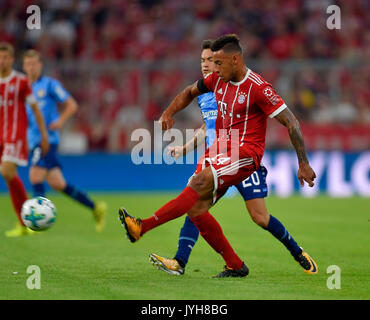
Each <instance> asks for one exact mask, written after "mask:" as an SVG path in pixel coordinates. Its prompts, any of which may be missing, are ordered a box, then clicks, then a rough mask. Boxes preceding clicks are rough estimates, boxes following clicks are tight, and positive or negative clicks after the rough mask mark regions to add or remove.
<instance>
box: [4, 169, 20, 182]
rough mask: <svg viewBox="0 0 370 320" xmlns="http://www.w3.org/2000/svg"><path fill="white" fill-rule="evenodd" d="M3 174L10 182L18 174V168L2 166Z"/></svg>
mask: <svg viewBox="0 0 370 320" xmlns="http://www.w3.org/2000/svg"><path fill="white" fill-rule="evenodd" d="M0 172H1V175H2V177H3V178H4V179H5V181H7V182H9V181H10V180H12V179H13V178H14V177H15V175H16V174H17V171H16V170H13V169H12V168H9V167H7V166H1V170H0Z"/></svg>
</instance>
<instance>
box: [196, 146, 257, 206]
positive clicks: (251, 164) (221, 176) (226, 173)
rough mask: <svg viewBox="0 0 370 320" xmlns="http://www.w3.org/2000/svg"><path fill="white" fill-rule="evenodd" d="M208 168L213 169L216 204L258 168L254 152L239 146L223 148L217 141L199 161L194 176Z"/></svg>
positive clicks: (214, 201) (214, 199)
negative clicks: (230, 188)
mask: <svg viewBox="0 0 370 320" xmlns="http://www.w3.org/2000/svg"><path fill="white" fill-rule="evenodd" d="M208 166H210V167H211V169H212V173H213V179H214V189H213V203H216V201H217V200H218V199H220V198H221V197H222V196H223V195H224V194H225V193H226V191H227V189H228V188H229V187H231V186H233V185H236V184H238V183H240V182H242V181H243V180H245V179H246V178H248V177H249V176H250V175H251V174H252V173H253V172H254V171H256V170H257V168H258V165H257V163H256V157H255V154H254V152H253V151H251V150H249V149H247V148H246V147H244V148H241V147H240V146H239V144H236V145H234V146H233V145H231V144H230V143H227V145H225V147H222V146H221V145H220V143H219V142H217V141H216V142H215V143H214V144H213V145H212V146H211V147H210V148H209V149H207V150H206V152H205V153H204V155H203V156H202V158H201V159H200V160H199V162H198V164H197V168H196V170H195V172H194V175H196V174H198V173H199V172H201V171H202V170H203V169H204V168H206V167H208ZM194 175H193V176H194Z"/></svg>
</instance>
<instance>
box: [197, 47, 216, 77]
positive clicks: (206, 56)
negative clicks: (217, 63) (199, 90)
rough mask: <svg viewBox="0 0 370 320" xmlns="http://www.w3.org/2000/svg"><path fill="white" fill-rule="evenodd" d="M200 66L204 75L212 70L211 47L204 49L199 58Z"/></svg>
mask: <svg viewBox="0 0 370 320" xmlns="http://www.w3.org/2000/svg"><path fill="white" fill-rule="evenodd" d="M200 66H201V67H202V74H203V77H205V76H206V75H207V74H208V73H211V72H213V69H214V64H213V52H212V50H211V49H204V50H203V51H202V55H201V58H200Z"/></svg>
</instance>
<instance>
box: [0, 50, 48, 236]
mask: <svg viewBox="0 0 370 320" xmlns="http://www.w3.org/2000/svg"><path fill="white" fill-rule="evenodd" d="M13 62H14V48H13V46H11V45H10V44H8V43H0V164H1V175H2V177H3V178H4V179H5V181H6V184H7V186H8V189H9V194H10V198H11V201H12V204H13V207H14V210H15V212H16V214H17V217H18V221H19V224H17V226H16V227H15V229H13V230H10V231H7V232H6V233H5V235H6V236H7V237H16V236H22V235H27V234H30V233H32V230H30V229H28V228H27V227H26V226H25V225H24V223H23V221H22V219H21V209H22V205H23V203H24V202H25V201H26V200H27V194H26V190H25V188H24V184H23V182H22V180H21V179H20V178H19V176H18V173H17V166H26V165H27V159H28V147H27V114H26V102H28V103H30V105H31V106H32V109H33V111H34V113H35V116H36V118H37V119H38V120H37V123H38V125H39V127H40V131H41V134H42V143H41V147H42V150H43V152H47V151H48V149H49V142H48V136H47V131H46V127H45V123H44V120H43V117H42V114H41V112H40V110H39V108H38V106H37V103H36V100H35V98H34V97H33V95H32V91H31V88H30V86H29V84H28V81H27V78H26V76H25V75H23V74H21V73H19V72H17V71H15V70H13V69H12V65H13Z"/></svg>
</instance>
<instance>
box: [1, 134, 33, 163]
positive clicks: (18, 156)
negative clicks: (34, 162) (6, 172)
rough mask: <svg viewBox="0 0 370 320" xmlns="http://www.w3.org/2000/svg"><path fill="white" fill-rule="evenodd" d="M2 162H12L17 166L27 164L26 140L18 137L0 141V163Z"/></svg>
mask: <svg viewBox="0 0 370 320" xmlns="http://www.w3.org/2000/svg"><path fill="white" fill-rule="evenodd" d="M2 162H12V163H15V164H16V165H18V166H27V163H28V146H27V141H26V140H25V139H19V140H16V141H12V142H0V163H2Z"/></svg>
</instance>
